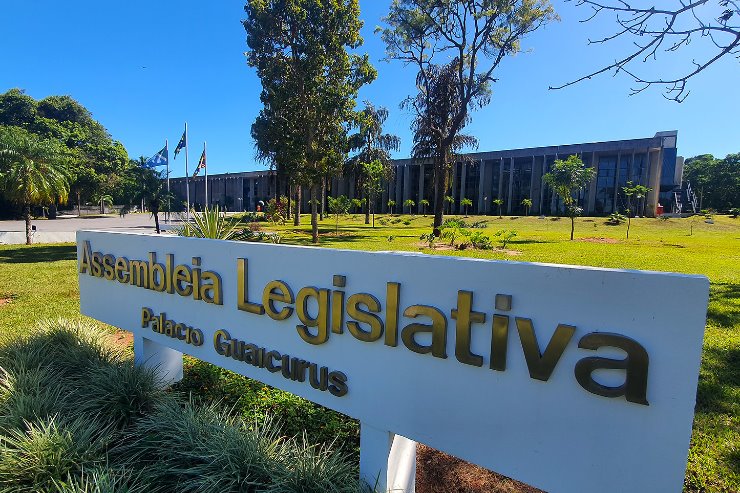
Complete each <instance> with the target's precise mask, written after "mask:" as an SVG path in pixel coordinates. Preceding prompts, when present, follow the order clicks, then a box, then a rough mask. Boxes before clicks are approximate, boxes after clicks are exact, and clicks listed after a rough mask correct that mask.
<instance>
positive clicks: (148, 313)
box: [141, 307, 154, 328]
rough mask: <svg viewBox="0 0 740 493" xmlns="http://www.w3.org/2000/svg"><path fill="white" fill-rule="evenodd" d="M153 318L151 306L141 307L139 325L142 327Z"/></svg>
mask: <svg viewBox="0 0 740 493" xmlns="http://www.w3.org/2000/svg"><path fill="white" fill-rule="evenodd" d="M152 318H154V312H153V311H152V309H151V308H147V307H142V308H141V327H142V328H144V327H146V326H147V325H149V322H150V321H151V320H152Z"/></svg>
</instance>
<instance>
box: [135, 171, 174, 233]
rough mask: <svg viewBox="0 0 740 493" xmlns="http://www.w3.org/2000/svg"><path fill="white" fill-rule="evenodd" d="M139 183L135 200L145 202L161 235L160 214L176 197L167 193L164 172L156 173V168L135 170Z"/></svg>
mask: <svg viewBox="0 0 740 493" xmlns="http://www.w3.org/2000/svg"><path fill="white" fill-rule="evenodd" d="M134 173H135V174H136V176H137V182H138V183H139V189H138V191H137V193H136V196H135V198H136V199H137V200H143V201H144V202H145V203H146V204H147V206H148V207H149V212H150V213H151V215H152V217H153V218H154V228H155V231H156V232H157V234H160V233H161V230H160V228H159V213H160V211H162V210H164V209H166V208H167V204H168V203H170V202H172V201H173V200H175V198H174V196H173V195H171V194H168V193H167V187H166V180H165V177H164V176H163V174H164V172H159V171H156V170H155V169H154V168H146V167H144V166H141V167H138V168H135V169H134Z"/></svg>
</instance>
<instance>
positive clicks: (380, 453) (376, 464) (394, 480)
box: [360, 423, 416, 493]
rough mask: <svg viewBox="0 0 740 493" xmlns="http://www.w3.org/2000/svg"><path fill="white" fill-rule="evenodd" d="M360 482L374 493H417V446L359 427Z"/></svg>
mask: <svg viewBox="0 0 740 493" xmlns="http://www.w3.org/2000/svg"><path fill="white" fill-rule="evenodd" d="M360 478H361V479H362V480H364V481H365V482H366V483H367V484H369V485H370V486H371V487H372V488H373V491H378V492H393V493H414V491H415V482H416V442H414V441H412V440H409V439H408V438H405V437H402V436H400V435H394V434H393V433H391V432H389V431H386V430H381V429H379V428H375V427H374V426H372V425H369V424H367V423H360Z"/></svg>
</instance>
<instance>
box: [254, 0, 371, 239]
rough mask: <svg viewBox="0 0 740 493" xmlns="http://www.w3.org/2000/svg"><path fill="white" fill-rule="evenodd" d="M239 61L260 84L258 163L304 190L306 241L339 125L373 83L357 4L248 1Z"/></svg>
mask: <svg viewBox="0 0 740 493" xmlns="http://www.w3.org/2000/svg"><path fill="white" fill-rule="evenodd" d="M244 9H245V11H246V12H247V19H246V20H245V21H244V22H243V25H244V28H245V30H246V32H247V45H248V47H249V51H248V52H247V62H248V64H249V65H250V66H251V67H254V68H256V69H257V75H258V76H259V78H260V81H261V82H262V92H261V94H260V99H261V101H262V103H263V108H262V109H261V110H260V114H259V116H258V117H257V119H256V121H255V123H254V124H253V125H252V137H253V138H254V140H255V146H256V149H257V156H258V158H260V159H262V160H265V161H267V162H269V163H270V165H271V166H272V167H275V168H276V169H278V170H279V171H280V172H282V173H284V174H285V175H286V176H288V177H289V180H290V182H291V183H292V185H293V187H294V188H295V190H296V211H295V213H296V220H298V218H299V217H300V216H299V214H300V209H299V207H300V205H299V204H300V187H301V186H305V187H308V188H309V190H310V193H311V200H310V204H311V229H312V237H313V242H314V243H317V242H318V241H319V235H318V217H317V202H318V188H319V187H320V185H321V183H322V180H323V179H325V178H326V177H331V176H336V175H337V174H339V173H340V172H341V168H342V166H343V164H344V162H345V157H346V153H347V150H348V147H349V146H348V142H347V124H348V122H349V121H350V119H351V118H352V116H353V109H354V104H355V97H356V96H357V92H358V90H359V89H360V87H361V86H363V85H364V84H367V83H369V82H371V81H372V80H374V79H375V77H376V72H375V70H374V69H373V68H372V66H371V65H370V63H369V61H368V57H367V55H365V56H360V55H355V54H350V53H349V52H348V50H353V49H356V48H358V47H359V46H360V45H361V44H362V37H361V36H360V28H361V27H362V21H360V19H359V6H358V3H357V0H335V1H333V2H332V4H331V7H329V8H327V5H326V2H324V1H323V0H249V1H248V2H247V4H246V6H245V7H244Z"/></svg>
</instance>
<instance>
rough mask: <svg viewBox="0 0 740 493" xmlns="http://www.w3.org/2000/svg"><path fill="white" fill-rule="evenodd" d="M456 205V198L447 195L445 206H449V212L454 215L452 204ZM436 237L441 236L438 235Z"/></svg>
mask: <svg viewBox="0 0 740 493" xmlns="http://www.w3.org/2000/svg"><path fill="white" fill-rule="evenodd" d="M454 203H455V198H454V197H453V196H452V195H445V204H447V210H448V211H450V212H449V214H452V204H454ZM435 236H439V235H438V234H437V235H435Z"/></svg>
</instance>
